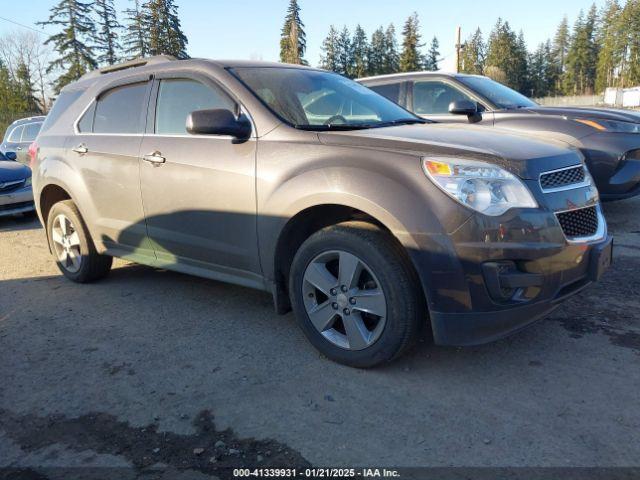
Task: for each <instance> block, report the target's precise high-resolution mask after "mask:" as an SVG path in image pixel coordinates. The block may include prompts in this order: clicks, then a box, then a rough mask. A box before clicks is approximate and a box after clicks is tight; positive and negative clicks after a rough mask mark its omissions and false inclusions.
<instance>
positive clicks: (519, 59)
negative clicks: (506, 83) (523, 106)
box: [513, 30, 531, 95]
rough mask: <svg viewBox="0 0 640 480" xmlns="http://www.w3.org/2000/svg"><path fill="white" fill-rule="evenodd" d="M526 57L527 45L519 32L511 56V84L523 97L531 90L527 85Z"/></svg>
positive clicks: (527, 54)
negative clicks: (512, 83)
mask: <svg viewBox="0 0 640 480" xmlns="http://www.w3.org/2000/svg"><path fill="white" fill-rule="evenodd" d="M528 57H529V52H528V50H527V43H526V42H525V40H524V33H523V32H522V30H520V34H519V35H518V39H517V40H516V47H515V50H514V56H513V82H514V84H515V85H516V86H517V87H516V89H517V90H518V91H519V92H521V93H524V94H525V95H529V94H530V90H531V86H530V85H529V84H528V80H529V72H528V67H529V66H528Z"/></svg>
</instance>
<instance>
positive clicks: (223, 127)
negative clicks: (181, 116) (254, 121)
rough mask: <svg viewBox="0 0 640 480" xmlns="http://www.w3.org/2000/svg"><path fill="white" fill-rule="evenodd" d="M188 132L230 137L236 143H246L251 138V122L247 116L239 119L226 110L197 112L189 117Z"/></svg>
mask: <svg viewBox="0 0 640 480" xmlns="http://www.w3.org/2000/svg"><path fill="white" fill-rule="evenodd" d="M187 132H189V133H196V134H201V135H230V136H232V137H233V138H234V141H238V142H245V141H247V140H249V137H250V136H251V122H250V121H249V119H248V118H247V116H246V115H244V114H242V113H241V114H240V115H239V116H238V117H237V118H236V116H235V115H234V114H233V112H231V110H227V109H224V108H215V109H209V110H196V111H194V112H191V113H190V114H189V116H188V117H187Z"/></svg>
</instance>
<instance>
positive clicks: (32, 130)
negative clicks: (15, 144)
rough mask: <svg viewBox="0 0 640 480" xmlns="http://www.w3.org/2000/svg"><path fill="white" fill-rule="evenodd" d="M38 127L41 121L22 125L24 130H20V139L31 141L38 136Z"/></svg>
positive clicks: (40, 125)
mask: <svg viewBox="0 0 640 480" xmlns="http://www.w3.org/2000/svg"><path fill="white" fill-rule="evenodd" d="M40 127H42V123H40V122H36V123H28V124H27V125H25V126H24V131H23V132H22V141H23V142H29V143H31V142H33V141H34V140H35V139H36V137H37V136H38V132H40Z"/></svg>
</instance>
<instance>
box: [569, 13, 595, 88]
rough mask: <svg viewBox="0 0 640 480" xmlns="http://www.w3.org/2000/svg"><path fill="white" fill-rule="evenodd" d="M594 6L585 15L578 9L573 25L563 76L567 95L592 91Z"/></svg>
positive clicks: (593, 77)
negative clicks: (578, 12)
mask: <svg viewBox="0 0 640 480" xmlns="http://www.w3.org/2000/svg"><path fill="white" fill-rule="evenodd" d="M595 22H596V7H595V5H593V6H592V7H591V9H590V10H589V13H588V15H587V16H586V17H585V15H584V12H583V11H580V14H579V15H578V18H577V19H576V23H575V25H574V27H573V34H572V36H571V45H570V47H569V51H568V53H567V63H566V71H565V74H564V77H563V85H564V92H565V93H566V94H568V95H581V94H585V93H593V91H594V86H595V76H596V63H597V55H598V48H597V45H596V43H595V38H594V35H595Z"/></svg>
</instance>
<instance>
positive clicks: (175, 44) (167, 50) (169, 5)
mask: <svg viewBox="0 0 640 480" xmlns="http://www.w3.org/2000/svg"><path fill="white" fill-rule="evenodd" d="M141 14H142V25H143V28H144V29H145V31H146V32H148V46H149V52H148V53H149V55H173V56H174V57H176V58H189V55H188V54H187V43H188V40H187V37H186V35H185V34H184V33H183V32H182V28H181V27H180V18H179V17H178V7H177V5H175V4H174V0H150V1H148V2H147V3H145V4H144V5H143V6H142V12H141Z"/></svg>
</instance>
